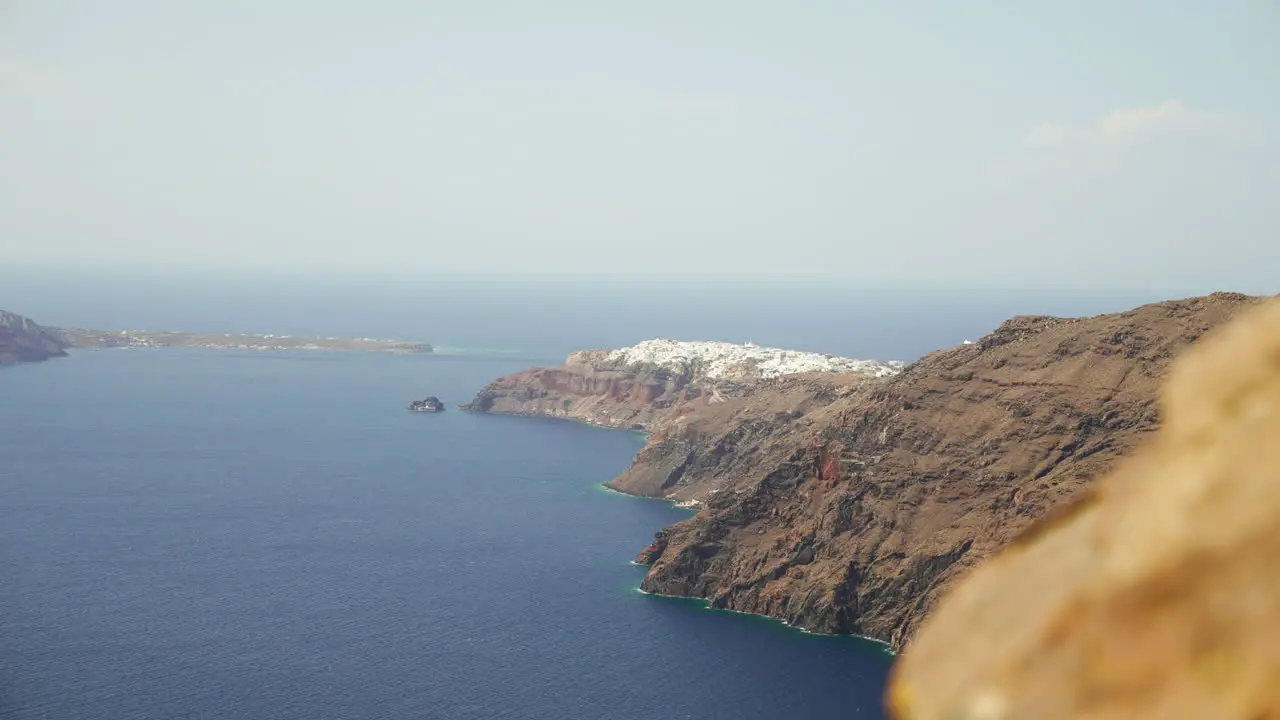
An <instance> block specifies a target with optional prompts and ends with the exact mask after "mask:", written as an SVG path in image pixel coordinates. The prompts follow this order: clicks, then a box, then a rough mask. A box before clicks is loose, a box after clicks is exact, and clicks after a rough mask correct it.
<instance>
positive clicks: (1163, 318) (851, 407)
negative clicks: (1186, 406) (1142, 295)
mask: <svg viewBox="0 0 1280 720" xmlns="http://www.w3.org/2000/svg"><path fill="white" fill-rule="evenodd" d="M1254 302H1255V299H1254V298H1250V297H1247V296H1243V295H1237V294H1225V293H1219V294H1214V295H1212V296H1208V297H1201V298H1192V299H1187V300H1179V301H1170V302H1164V303H1157V304H1153V305H1147V306H1143V307H1141V308H1137V309H1135V310H1132V311H1129V312H1125V313H1118V314H1111V315H1102V316H1098V317H1093V318H1083V319H1058V318H1049V317H1018V318H1014V319H1012V320H1009V321H1008V322H1006V323H1004V324H1003V325H1002V326H1001V327H1000V328H998V329H997V330H996V331H994V332H992V333H991V334H989V335H987V336H986V337H984V338H982V339H981V340H980V341H979V342H977V343H973V344H969V345H963V346H960V347H956V348H951V349H948V350H941V351H938V352H935V353H932V354H930V355H928V356H926V357H924V358H923V359H921V360H920V361H918V362H916V363H914V364H912V365H910V366H908V367H907V368H906V369H905V370H904V371H903V372H902V373H900V374H898V375H896V376H893V377H887V378H869V377H866V376H858V375H848V374H841V375H819V374H811V375H797V376H789V377H783V378H778V379H774V380H770V381H762V382H760V383H758V384H756V385H754V386H752V387H750V388H748V389H747V390H745V391H744V392H742V393H741V394H740V395H738V396H736V397H729V398H724V401H723V402H717V403H712V404H704V405H703V406H701V407H699V406H689V405H687V404H681V403H678V402H673V403H672V404H671V405H670V406H669V407H667V408H665V409H663V413H664V415H663V417H662V418H661V421H660V422H653V424H652V425H651V430H652V432H651V435H650V442H649V444H648V446H647V447H646V448H645V449H644V450H642V451H641V452H640V453H639V454H638V455H637V457H636V460H635V462H634V463H633V465H632V467H631V468H630V469H628V470H627V471H626V472H624V473H623V474H622V475H620V476H619V477H618V478H616V479H614V480H613V481H611V482H610V483H609V484H610V486H611V487H614V488H616V489H619V490H623V491H626V492H631V493H636V494H642V495H651V496H656V497H668V498H672V499H676V500H695V501H700V502H701V507H700V509H699V511H698V513H697V514H696V515H695V516H694V517H692V518H690V519H688V520H685V521H683V522H680V523H677V524H675V525H673V526H671V527H668V528H666V529H664V530H662V531H660V532H659V533H658V534H657V536H656V538H655V540H654V542H653V544H652V545H651V546H650V547H649V548H647V549H646V550H645V551H643V552H642V553H641V555H640V557H639V558H638V560H639V561H640V562H643V563H645V564H649V565H650V566H651V567H650V569H649V571H648V573H647V574H646V577H645V579H644V582H643V585H642V588H643V589H644V590H646V591H649V592H654V593H660V594H669V595H680V596H690V597H701V598H706V599H707V600H709V601H710V603H711V604H712V605H713V606H715V607H720V608H726V609H733V610H739V611H745V612H753V613H760V614H765V615H770V616H774V617H778V618H781V619H783V620H785V621H787V622H788V623H791V624H793V625H796V626H799V627H803V628H806V629H810V630H814V631H820V632H835V633H855V634H860V635H865V636H868V637H873V638H877V639H880V640H884V641H886V642H889V643H891V644H893V645H894V646H895V647H901V646H902V645H903V644H904V643H905V642H906V640H907V639H908V638H910V637H911V635H912V634H913V633H914V631H915V630H916V628H917V626H918V625H919V623H920V621H921V620H922V619H923V618H924V617H925V616H926V615H927V614H928V613H929V612H930V610H931V609H932V607H933V605H934V603H935V602H936V600H937V598H938V596H939V593H940V592H941V591H942V590H943V589H944V588H946V587H947V586H948V585H949V584H950V583H951V582H952V581H953V580H954V579H955V578H956V577H957V576H959V575H960V574H961V573H963V572H964V571H965V570H966V569H968V568H969V567H971V566H972V565H973V564H974V563H976V562H977V561H978V560H980V559H981V558H984V557H986V556H988V555H990V554H991V553H992V552H993V551H995V550H996V549H998V548H1000V547H1001V546H1002V545H1004V544H1006V543H1007V542H1008V541H1009V540H1010V539H1011V538H1013V537H1014V536H1015V535H1016V534H1017V533H1019V532H1020V531H1021V530H1022V529H1024V528H1025V527H1026V526H1027V525H1028V524H1029V523H1030V522H1031V521H1032V520H1034V519H1036V518H1039V517H1041V516H1044V515H1045V514H1047V513H1049V512H1050V511H1051V510H1053V509H1054V508H1059V507H1063V506H1065V505H1067V504H1068V503H1069V502H1070V501H1071V500H1072V499H1073V498H1075V497H1076V496H1077V495H1078V494H1079V492H1080V491H1081V490H1082V489H1083V488H1085V487H1086V486H1087V485H1088V484H1089V482H1090V481H1091V480H1092V479H1094V478H1095V477H1097V476H1098V475H1100V474H1101V473H1102V472H1104V471H1105V470H1106V469H1107V468H1108V467H1109V466H1110V465H1111V463H1112V462H1114V461H1115V459H1116V458H1118V457H1120V456H1122V455H1124V454H1126V453H1128V452H1129V451H1130V450H1131V449H1132V448H1133V447H1134V446H1135V445H1136V444H1137V443H1138V442H1139V441H1140V440H1141V439H1142V438H1143V437H1144V436H1146V435H1147V434H1148V433H1150V432H1151V431H1152V430H1153V429H1154V428H1155V427H1156V424H1157V419H1158V418H1157V408H1156V404H1155V397H1156V388H1157V385H1158V381H1159V378H1160V377H1161V375H1162V374H1163V373H1164V371H1165V370H1166V368H1167V366H1168V364H1169V361H1170V359H1171V358H1172V357H1173V356H1174V355H1175V354H1176V353H1178V352H1179V351H1180V350H1181V349H1183V348H1184V347H1186V346H1187V345H1189V344H1191V343H1193V342H1195V341H1196V340H1197V339H1198V338H1199V337H1200V336H1201V335H1202V334H1203V333H1204V332H1206V331H1207V330H1208V329H1210V328H1212V327H1215V326H1217V325H1220V324H1222V323H1223V322H1224V321H1226V320H1227V319H1228V318H1230V317H1231V316H1233V315H1234V314H1235V313H1236V312H1237V311H1238V310H1240V309H1241V308H1242V307H1245V306H1248V305H1251V304H1253V303H1254ZM605 387H616V385H612V386H611V385H609V384H608V383H606V384H605ZM668 396H670V394H669V393H668ZM637 397H640V398H642V397H644V395H639V396H637ZM502 402H504V400H503V399H502V398H500V397H499V398H491V399H484V400H483V401H479V400H478V404H477V406H476V409H495V408H496V409H499V410H500V409H501V403H502ZM636 406H637V407H643V403H642V402H638V401H637V402H636ZM637 412H642V411H637ZM624 426H625V425H624Z"/></svg>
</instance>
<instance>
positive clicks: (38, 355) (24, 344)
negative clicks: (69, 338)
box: [0, 310, 67, 365]
mask: <svg viewBox="0 0 1280 720" xmlns="http://www.w3.org/2000/svg"><path fill="white" fill-rule="evenodd" d="M63 347H65V345H64V344H63V342H62V341H61V340H60V339H59V338H58V336H57V335H55V334H54V333H53V332H51V331H49V330H47V329H45V328H42V327H40V326H39V325H37V324H36V323H34V322H32V321H31V320H29V319H27V318H25V317H23V316H21V315H15V314H14V313H11V312H5V311H3V310H0V365H12V364H14V363H20V362H36V361H40V360H48V359H49V358H53V357H63V356H65V355H66V354H67V353H66V352H64V351H63V349H62V348H63Z"/></svg>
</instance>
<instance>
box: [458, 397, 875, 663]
mask: <svg viewBox="0 0 1280 720" xmlns="http://www.w3.org/2000/svg"><path fill="white" fill-rule="evenodd" d="M459 409H460V410H462V411H463V412H473V413H478V414H481V415H496V416H505V417H513V418H535V419H544V420H558V421H564V422H572V423H576V424H578V425H585V426H587V427H591V428H596V429H599V430H612V431H622V432H634V433H639V434H640V435H641V436H642V437H643V438H644V442H645V446H648V443H649V432H648V431H642V430H633V429H630V428H621V427H613V426H610V425H601V424H599V423H593V422H591V421H590V420H585V419H582V418H572V417H557V416H555V415H544V414H540V413H509V412H490V411H488V410H475V409H468V408H465V407H462V406H459ZM608 482H609V481H605V482H600V483H596V484H595V486H596V487H599V488H602V489H603V490H605V491H606V492H609V493H613V494H615V495H619V496H621V497H624V498H630V499H633V500H648V501H658V502H664V503H668V504H670V505H671V506H673V507H676V508H679V509H681V510H687V511H690V512H691V513H696V512H697V509H698V506H699V505H701V503H699V502H697V501H688V503H689V504H686V503H684V502H680V501H676V500H672V499H670V498H665V497H654V496H652V495H639V494H636V493H629V492H626V491H625V490H619V489H618V488H614V487H610V486H609V484H608ZM664 527H665V526H664ZM661 529H662V528H658V530H661ZM655 532H657V531H655ZM627 562H628V563H630V564H631V565H634V566H636V567H643V568H647V567H649V566H648V565H644V564H641V563H637V562H636V561H635V560H628V561H627ZM635 591H636V592H638V593H640V594H641V595H647V596H650V597H655V598H663V599H666V600H683V601H685V602H690V603H700V604H701V605H703V609H705V610H707V611H710V612H724V613H733V614H736V615H747V616H751V617H757V618H761V619H764V620H768V621H770V622H774V623H778V624H780V625H781V626H782V627H784V628H786V629H787V630H790V631H792V632H798V633H802V634H804V635H810V636H812V637H826V638H856V639H858V640H862V641H866V642H870V643H874V644H875V645H877V646H880V649H881V650H882V652H884V653H886V654H888V655H889V656H891V657H897V655H898V653H897V651H896V650H895V649H894V646H893V644H892V643H890V642H888V641H885V640H881V639H879V638H873V637H870V636H867V635H858V634H857V633H845V634H838V633H824V632H819V631H816V630H808V629H805V628H803V627H799V626H797V625H792V624H791V623H789V622H787V621H786V620H784V619H783V618H780V617H774V616H773V615H765V614H763V613H753V612H749V611H747V610H733V609H730V608H717V607H712V606H711V601H710V600H708V599H707V598H704V597H698V596H696V595H668V594H665V593H657V592H651V591H648V590H642V589H641V588H640V586H639V585H637V586H636V587H635Z"/></svg>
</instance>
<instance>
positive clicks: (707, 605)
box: [631, 561, 898, 658]
mask: <svg viewBox="0 0 1280 720" xmlns="http://www.w3.org/2000/svg"><path fill="white" fill-rule="evenodd" d="M631 564H632V565H637V566H639V567H648V566H647V565H641V564H640V563H637V562H634V561H633V562H632V563H631ZM635 591H636V592H637V593H640V594H641V595H645V596H648V597H653V598H661V599H663V600H680V601H683V602H687V603H698V604H700V605H702V608H703V610H705V611H707V612H713V613H727V614H731V615H745V616H747V617H754V618H760V619H761V620H767V621H769V622H771V623H774V624H777V625H781V626H782V627H784V628H786V629H787V630H790V631H791V632H797V633H800V634H802V635H808V636H810V637H815V638H832V639H838V638H851V639H855V640H860V641H864V642H868V643H872V644H874V645H876V646H877V647H878V649H879V650H880V651H881V652H884V653H885V654H886V655H889V656H890V657H895V658H896V657H897V656H898V652H897V651H896V650H894V649H893V645H891V644H890V643H887V642H885V641H884V640H879V639H877V638H873V637H868V636H866V635H858V634H857V633H844V634H837V633H825V632H819V631H817V630H809V629H806V628H803V627H800V626H799V625H792V624H791V623H789V622H787V621H786V620H783V619H782V618H779V617H774V616H772V615H765V614H764V613H754V612H750V611H748V610H734V609H733V608H718V607H713V606H712V605H711V601H710V600H707V599H706V598H700V597H695V596H692V595H668V594H666V593H659V592H653V591H651V590H644V589H641V588H640V587H639V586H636V588H635Z"/></svg>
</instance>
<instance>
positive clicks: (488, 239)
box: [0, 0, 1280, 292]
mask: <svg viewBox="0 0 1280 720" xmlns="http://www.w3.org/2000/svg"><path fill="white" fill-rule="evenodd" d="M1278 89H1280V4H1278V3H1276V2H1272V1H1240V2H1232V1H1228V0H1219V1H1216V2H1209V1H1206V2H1166V3H1157V2H1121V1H1116V0H1110V1H1103V2H1092V1H1084V2H1057V3H1039V2H1037V3H1013V2H1003V1H1001V2H982V1H980V0H974V1H973V2H965V3H959V2H932V3H930V2H915V3H896V2H834V1H831V0H827V1H822V2H819V1H816V0H815V1H809V0H795V1H792V2H786V3H783V2H768V3H766V2H758V1H757V2H749V1H743V0H737V1H736V2H720V1H716V0H703V1H701V2H690V1H689V0H685V1H682V2H676V1H674V0H671V1H666V0H655V1H653V2H644V3H641V2H634V1H632V2H614V1H611V0H591V1H589V2H588V1H587V0H582V1H580V2H569V1H568V0H541V1H540V2H536V3H535V2H515V1H514V0H512V1H509V2H496V1H493V0H465V1H463V0H455V1H452V2H449V1H446V0H433V1H429V2H421V1H417V0H369V1H368V2H362V3H353V2H336V1H334V0H296V1H295V0H219V1H218V2H208V1H198V0H116V1H115V2H102V1H101V0H0V266H7V267H8V268H9V269H10V271H11V272H12V271H13V270H14V269H15V268H17V269H21V268H32V269H33V270H34V269H41V270H42V271H46V272H47V271H50V270H53V271H58V270H61V269H67V270H70V269H78V270H81V271H83V270H84V269H86V268H88V269H96V270H122V269H129V270H140V271H177V270H193V269H194V270H201V271H249V270H251V271H257V272H277V271H278V272H293V273H298V272H302V273H306V272H319V273H325V272H353V273H359V272H367V273H397V274H402V275H410V276H412V275H415V274H421V275H424V276H427V275H440V274H450V275H522V276H548V275H557V276H564V275H567V276H581V277H667V276H672V277H676V276H679V277H718V278H724V277H774V278H777V277H787V278H810V277H812V278H816V279H824V280H837V281H842V282H850V283H854V284H857V285H859V286H867V287H871V286H884V287H897V286H912V287H921V286H923V287H928V286H930V285H937V284H946V285H948V286H949V287H956V286H972V287H1026V286H1052V287H1059V288H1077V287H1078V288H1114V287H1135V286H1143V285H1161V286H1179V287H1196V288H1203V289H1206V290H1208V289H1238V290H1243V291H1247V292H1277V291H1280V275H1278V274H1277V270H1276V268H1280V201H1278V200H1277V198H1280V90H1278Z"/></svg>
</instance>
